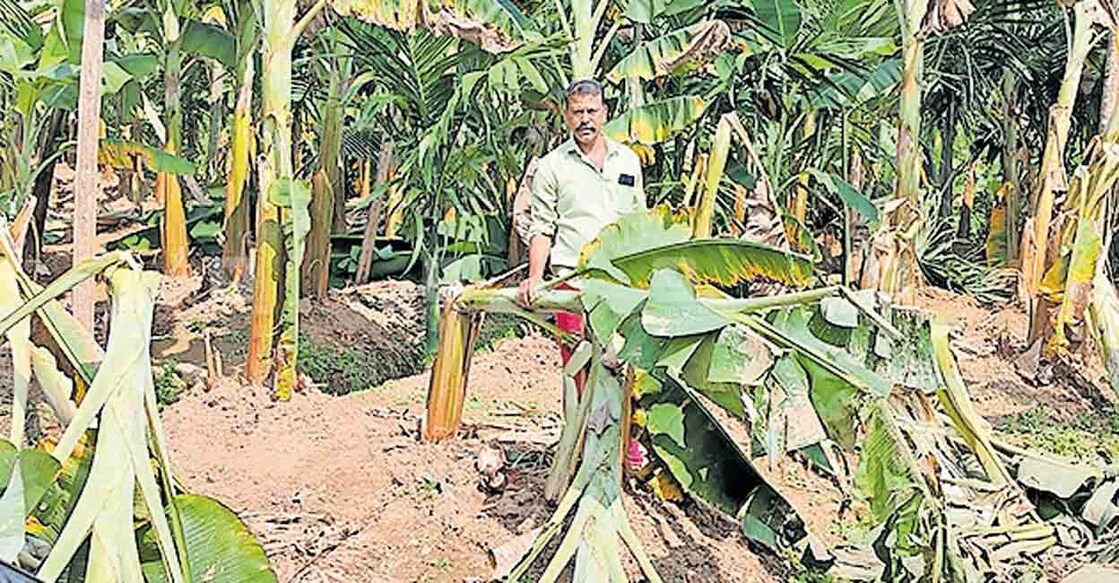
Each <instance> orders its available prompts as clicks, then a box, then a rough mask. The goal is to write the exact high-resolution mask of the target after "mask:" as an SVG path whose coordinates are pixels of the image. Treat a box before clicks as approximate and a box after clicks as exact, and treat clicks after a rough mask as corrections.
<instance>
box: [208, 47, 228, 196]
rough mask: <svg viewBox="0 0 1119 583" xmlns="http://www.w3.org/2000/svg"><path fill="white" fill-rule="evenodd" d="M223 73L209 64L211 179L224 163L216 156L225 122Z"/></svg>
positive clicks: (217, 67)
mask: <svg viewBox="0 0 1119 583" xmlns="http://www.w3.org/2000/svg"><path fill="white" fill-rule="evenodd" d="M222 79H223V72H222V68H221V65H220V64H219V63H217V62H213V63H211V64H210V135H209V139H208V140H207V141H206V164H207V166H208V170H209V172H208V174H207V176H208V177H210V178H212V177H216V176H218V175H219V174H220V173H221V163H222V162H223V161H224V158H223V157H222V156H219V155H218V138H219V137H220V135H221V126H222V122H224V121H225V83H223V82H222Z"/></svg>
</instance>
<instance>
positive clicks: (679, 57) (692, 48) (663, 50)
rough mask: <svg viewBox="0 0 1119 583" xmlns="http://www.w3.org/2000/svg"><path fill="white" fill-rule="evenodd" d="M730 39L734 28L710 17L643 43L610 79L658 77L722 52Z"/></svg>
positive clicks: (623, 59) (612, 70) (619, 66)
mask: <svg viewBox="0 0 1119 583" xmlns="http://www.w3.org/2000/svg"><path fill="white" fill-rule="evenodd" d="M729 39H730V28H729V27H728V26H727V25H726V23H725V22H723V21H721V20H707V21H703V22H698V23H696V24H693V25H691V26H688V27H685V28H681V29H679V30H674V31H672V32H670V33H667V34H664V35H661V36H659V37H657V38H655V39H653V40H650V41H648V42H644V43H641V45H640V46H638V47H637V48H636V49H634V50H633V52H631V53H630V54H628V55H626V56H625V57H623V58H622V60H620V61H618V63H617V64H616V65H614V68H613V69H611V70H610V72H609V73H607V74H606V79H608V80H609V81H610V82H612V83H619V82H621V81H622V80H623V79H630V78H638V79H645V80H649V79H655V78H657V77H661V76H663V75H667V74H669V73H672V72H673V71H676V70H677V69H679V68H681V67H685V66H687V65H689V64H692V63H695V62H702V61H703V60H704V59H707V58H709V57H710V56H711V55H718V54H719V53H720V52H721V51H722V49H723V47H724V46H725V45H726V43H727V41H728V40H729Z"/></svg>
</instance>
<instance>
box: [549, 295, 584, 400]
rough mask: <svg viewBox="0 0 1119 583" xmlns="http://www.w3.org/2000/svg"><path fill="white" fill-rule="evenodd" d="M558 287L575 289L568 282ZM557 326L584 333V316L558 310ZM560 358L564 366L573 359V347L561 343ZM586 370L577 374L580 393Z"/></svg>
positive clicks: (573, 332)
mask: <svg viewBox="0 0 1119 583" xmlns="http://www.w3.org/2000/svg"><path fill="white" fill-rule="evenodd" d="M556 289H575V288H573V287H571V286H569V285H567V284H566V283H561V284H559V285H557V286H556ZM556 327H557V328H559V329H560V330H563V331H564V332H570V333H572V334H574V335H576V336H582V335H583V317H582V316H580V315H579V314H572V313H571V312H556ZM560 360H561V361H562V362H563V365H564V366H567V363H568V362H570V361H571V347H569V346H567V345H565V344H560ZM586 376H587V375H586V370H583V371H580V372H579V374H577V375H575V390H576V391H577V392H579V393H582V392H583V383H584V382H586Z"/></svg>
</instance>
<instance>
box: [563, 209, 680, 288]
mask: <svg viewBox="0 0 1119 583" xmlns="http://www.w3.org/2000/svg"><path fill="white" fill-rule="evenodd" d="M690 238H691V228H690V227H689V226H688V217H687V215H685V214H683V213H674V212H672V210H671V209H669V208H668V207H667V206H659V207H657V208H654V209H651V210H648V211H645V212H637V213H631V214H628V215H625V216H623V217H621V218H620V219H618V221H617V222H616V223H613V224H610V225H607V226H605V227H603V229H602V230H601V231H599V233H598V236H597V237H595V238H594V240H592V241H591V242H590V243H587V244H586V245H585V246H583V249H582V250H581V251H580V253H579V263H578V271H579V272H580V273H586V272H589V271H594V270H599V271H602V272H604V273H606V274H608V275H610V276H611V277H613V278H614V279H616V280H618V281H620V282H623V283H628V281H629V278H628V277H627V276H626V274H625V273H623V272H622V271H619V270H618V268H617V267H615V266H614V259H616V258H618V257H624V256H626V255H631V254H634V253H638V252H640V251H645V250H649V249H655V248H658V247H662V246H665V245H671V244H674V243H682V242H684V241H687V240H688V239H690Z"/></svg>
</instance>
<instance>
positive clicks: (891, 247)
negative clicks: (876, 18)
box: [862, 0, 928, 294]
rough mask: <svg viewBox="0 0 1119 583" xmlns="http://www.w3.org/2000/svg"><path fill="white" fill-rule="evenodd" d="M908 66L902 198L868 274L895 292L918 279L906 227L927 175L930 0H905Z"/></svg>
mask: <svg viewBox="0 0 1119 583" xmlns="http://www.w3.org/2000/svg"><path fill="white" fill-rule="evenodd" d="M897 6H898V9H899V10H901V14H899V16H900V20H901V22H902V59H903V64H904V69H903V72H902V80H901V95H900V103H899V106H898V118H899V120H898V139H897V158H896V172H897V179H896V183H895V185H894V198H895V199H897V200H899V201H902V202H903V204H901V205H900V206H899V207H898V209H897V210H896V211H895V212H894V213H893V216H892V217H883V219H882V222H881V226H880V227H879V229H878V231H877V232H876V233H875V234H874V235H873V237H872V239H871V244H870V251H869V255H868V257H867V262H866V263H867V267H869V269H868V268H864V270H863V271H864V273H863V275H862V285H863V287H868V288H873V289H877V290H878V291H881V292H884V293H887V294H895V293H897V292H900V291H904V290H906V289H909V288H910V287H911V286H912V285H913V284H915V283H916V281H917V277H918V274H917V265H916V263H917V261H916V252H915V251H914V248H913V243H912V238H911V237H901V236H898V235H900V234H901V233H900V231H902V230H908V229H911V228H912V227H913V226H914V225H917V224H918V223H917V221H918V220H920V218H921V217H920V214H919V213H920V207H919V204H920V202H919V198H920V180H921V144H920V142H919V139H920V136H921V84H920V80H921V39H920V37H918V35H917V32H918V30H919V28H920V26H921V21H922V20H923V19H924V17H925V12H926V11H927V9H928V5H927V2H925V1H924V0H900V1H899V2H898V3H897Z"/></svg>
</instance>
